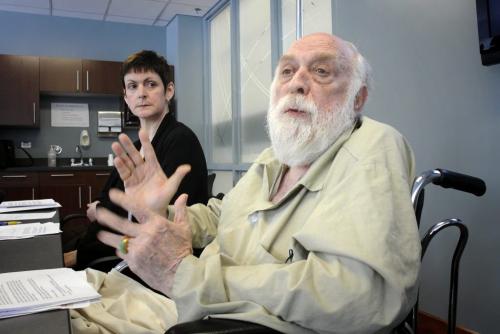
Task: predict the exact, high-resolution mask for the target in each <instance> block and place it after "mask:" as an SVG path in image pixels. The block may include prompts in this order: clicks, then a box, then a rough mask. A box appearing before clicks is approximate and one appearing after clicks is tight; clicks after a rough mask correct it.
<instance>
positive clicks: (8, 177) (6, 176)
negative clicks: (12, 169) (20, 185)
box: [2, 175, 28, 179]
mask: <svg viewBox="0 0 500 334" xmlns="http://www.w3.org/2000/svg"><path fill="white" fill-rule="evenodd" d="M2 177H4V178H6V179H14V178H17V179H20V178H27V177H28V175H2Z"/></svg>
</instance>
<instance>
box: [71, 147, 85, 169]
mask: <svg viewBox="0 0 500 334" xmlns="http://www.w3.org/2000/svg"><path fill="white" fill-rule="evenodd" d="M75 151H76V153H78V154H79V155H80V162H77V163H74V162H73V161H72V162H71V166H83V153H82V148H81V147H80V145H76V147H75ZM72 160H73V159H72Z"/></svg>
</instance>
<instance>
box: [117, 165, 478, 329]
mask: <svg viewBox="0 0 500 334" xmlns="http://www.w3.org/2000/svg"><path fill="white" fill-rule="evenodd" d="M430 183H433V184H434V185H437V186H441V187H443V188H452V189H455V190H459V191H463V192H467V193H471V194H474V195H476V196H482V195H483V194H484V193H485V192H486V185H485V183H484V181H483V180H481V179H479V178H476V177H473V176H469V175H465V174H460V173H456V172H452V171H449V170H445V169H433V170H428V171H425V172H424V173H422V174H420V175H419V176H418V177H417V178H416V179H415V181H414V182H413V187H412V190H411V199H412V203H413V208H414V210H415V215H416V218H417V224H418V227H420V217H421V214H422V208H423V203H424V188H425V186H427V185H428V184H430ZM450 227H455V228H457V229H458V230H459V233H460V234H459V238H458V241H457V244H456V247H455V250H454V253H453V258H452V261H451V269H450V285H449V299H448V329H447V332H448V334H454V333H455V329H456V313H457V296H458V273H459V264H460V259H461V256H462V253H463V251H464V249H465V246H466V244H467V239H468V230H467V226H466V225H464V224H463V223H462V221H461V220H460V219H458V218H450V219H445V220H443V221H440V222H438V223H436V224H434V225H433V226H432V227H431V228H429V230H427V232H426V233H425V234H424V236H423V238H422V239H421V245H422V253H421V259H423V257H424V255H425V252H426V250H427V248H428V246H429V244H430V242H431V241H432V239H433V238H434V237H435V236H436V235H437V234H438V233H440V232H441V231H443V230H445V229H448V228H450ZM127 267H128V265H127V263H126V262H125V261H122V262H120V263H119V264H118V265H116V266H115V268H114V269H115V270H118V271H123V270H124V269H126V268H127ZM417 315H418V299H417V302H416V304H415V305H414V307H413V308H412V310H411V311H410V313H409V314H408V316H407V317H406V319H405V321H403V323H401V324H400V325H399V326H397V327H396V328H395V329H394V330H393V332H394V333H397V334H416V333H417V330H418V321H417ZM187 333H191V334H193V333H196V334H216V333H225V334H226V333H227V334H229V333H235V334H236V333H238V334H261V333H262V334H264V333H279V332H278V331H276V330H273V329H271V328H268V327H265V326H263V325H259V324H256V323H251V322H246V321H240V320H230V319H219V318H207V319H200V320H195V321H190V322H185V323H179V324H176V325H174V326H173V327H171V328H170V329H168V330H167V332H166V334H187Z"/></svg>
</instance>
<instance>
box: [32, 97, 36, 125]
mask: <svg viewBox="0 0 500 334" xmlns="http://www.w3.org/2000/svg"><path fill="white" fill-rule="evenodd" d="M33 124H36V102H33Z"/></svg>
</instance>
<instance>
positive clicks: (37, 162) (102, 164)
mask: <svg viewBox="0 0 500 334" xmlns="http://www.w3.org/2000/svg"><path fill="white" fill-rule="evenodd" d="M75 160H76V161H78V159H75ZM92 160H93V164H92V166H73V167H71V160H70V159H69V158H60V159H57V166H56V167H48V166H47V165H48V163H47V159H46V158H35V159H33V164H31V162H30V161H29V160H28V159H17V160H16V166H15V167H7V168H5V169H2V170H0V172H4V173H19V172H20V173H28V172H69V171H93V170H99V171H111V170H112V169H113V167H112V166H111V167H110V166H108V165H107V164H106V162H107V158H93V159H92ZM84 161H85V163H88V158H85V159H84Z"/></svg>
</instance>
